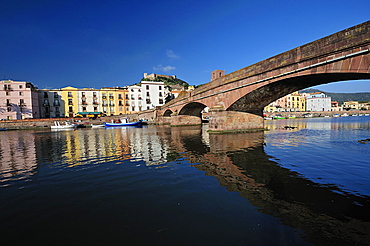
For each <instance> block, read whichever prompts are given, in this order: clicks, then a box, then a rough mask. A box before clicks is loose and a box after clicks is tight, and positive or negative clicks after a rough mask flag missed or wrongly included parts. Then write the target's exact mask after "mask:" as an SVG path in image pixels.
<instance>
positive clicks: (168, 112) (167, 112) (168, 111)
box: [163, 109, 173, 117]
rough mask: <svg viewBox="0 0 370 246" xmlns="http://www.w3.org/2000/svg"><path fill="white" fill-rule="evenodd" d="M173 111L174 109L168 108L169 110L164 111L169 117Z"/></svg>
mask: <svg viewBox="0 0 370 246" xmlns="http://www.w3.org/2000/svg"><path fill="white" fill-rule="evenodd" d="M172 113H173V112H172V110H170V109H167V110H166V111H165V112H164V114H163V116H166V117H169V116H171V114H172Z"/></svg>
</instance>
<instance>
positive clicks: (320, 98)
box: [306, 92, 331, 111]
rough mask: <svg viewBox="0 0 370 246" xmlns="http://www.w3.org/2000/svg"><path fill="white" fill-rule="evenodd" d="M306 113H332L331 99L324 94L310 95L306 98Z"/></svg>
mask: <svg viewBox="0 0 370 246" xmlns="http://www.w3.org/2000/svg"><path fill="white" fill-rule="evenodd" d="M306 111H331V97H328V96H327V95H325V94H324V93H322V92H316V93H312V94H310V95H309V96H308V97H307V98H306Z"/></svg>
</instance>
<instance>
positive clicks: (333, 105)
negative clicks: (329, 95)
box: [331, 101, 343, 111]
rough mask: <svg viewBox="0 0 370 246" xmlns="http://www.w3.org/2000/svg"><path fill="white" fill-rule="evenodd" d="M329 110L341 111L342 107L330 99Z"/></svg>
mask: <svg viewBox="0 0 370 246" xmlns="http://www.w3.org/2000/svg"><path fill="white" fill-rule="evenodd" d="M331 111H343V107H342V106H339V103H338V102H335V101H332V102H331Z"/></svg>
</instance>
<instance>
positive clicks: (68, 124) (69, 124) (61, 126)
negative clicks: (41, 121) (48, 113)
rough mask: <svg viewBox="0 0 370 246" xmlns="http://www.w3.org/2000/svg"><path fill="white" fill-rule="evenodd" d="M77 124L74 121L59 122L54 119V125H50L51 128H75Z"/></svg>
mask: <svg viewBox="0 0 370 246" xmlns="http://www.w3.org/2000/svg"><path fill="white" fill-rule="evenodd" d="M77 126H78V125H77V124H75V123H71V122H68V121H67V122H66V123H65V124H63V125H62V124H60V123H59V121H54V125H53V126H50V128H51V129H59V130H60V129H61V130H63V129H75V128H77Z"/></svg>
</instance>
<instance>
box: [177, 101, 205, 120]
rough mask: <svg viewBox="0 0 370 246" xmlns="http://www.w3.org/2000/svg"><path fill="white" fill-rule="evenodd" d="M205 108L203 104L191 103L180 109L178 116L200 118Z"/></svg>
mask: <svg viewBox="0 0 370 246" xmlns="http://www.w3.org/2000/svg"><path fill="white" fill-rule="evenodd" d="M205 107H207V106H206V105H204V104H203V103H199V102H191V103H188V104H186V105H185V106H184V107H182V108H181V110H180V112H179V115H191V116H197V117H201V116H202V110H203V109H204V108H205Z"/></svg>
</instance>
